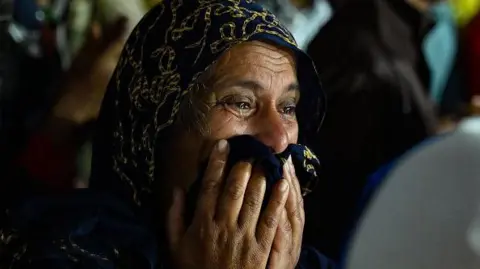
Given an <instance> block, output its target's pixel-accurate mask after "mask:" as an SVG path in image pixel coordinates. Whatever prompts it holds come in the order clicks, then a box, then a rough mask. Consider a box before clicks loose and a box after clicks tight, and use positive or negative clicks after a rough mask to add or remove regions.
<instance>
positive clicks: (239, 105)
mask: <svg viewBox="0 0 480 269" xmlns="http://www.w3.org/2000/svg"><path fill="white" fill-rule="evenodd" d="M235 106H236V107H237V108H238V109H241V110H247V109H251V108H252V106H251V105H250V104H249V103H247V102H236V103H235Z"/></svg>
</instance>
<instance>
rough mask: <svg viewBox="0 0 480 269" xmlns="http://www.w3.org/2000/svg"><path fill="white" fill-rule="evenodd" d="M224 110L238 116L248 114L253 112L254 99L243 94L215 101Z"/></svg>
mask: <svg viewBox="0 0 480 269" xmlns="http://www.w3.org/2000/svg"><path fill="white" fill-rule="evenodd" d="M217 105H220V106H222V107H223V108H224V109H225V110H227V111H230V112H231V113H233V114H236V115H238V116H242V117H245V116H250V115H252V114H253V113H254V112H255V103H254V100H251V98H249V97H245V96H229V97H227V98H224V99H223V100H221V101H219V102H217Z"/></svg>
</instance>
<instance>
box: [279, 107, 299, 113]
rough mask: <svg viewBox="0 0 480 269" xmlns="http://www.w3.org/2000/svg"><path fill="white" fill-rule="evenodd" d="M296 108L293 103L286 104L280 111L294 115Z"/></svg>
mask: <svg viewBox="0 0 480 269" xmlns="http://www.w3.org/2000/svg"><path fill="white" fill-rule="evenodd" d="M296 108H297V107H296V106H294V105H290V106H286V107H284V108H283V109H282V113H284V114H287V115H295V110H296Z"/></svg>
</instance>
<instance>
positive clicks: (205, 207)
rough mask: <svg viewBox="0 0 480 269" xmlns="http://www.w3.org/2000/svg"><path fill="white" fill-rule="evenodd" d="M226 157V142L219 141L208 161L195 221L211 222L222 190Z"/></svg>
mask: <svg viewBox="0 0 480 269" xmlns="http://www.w3.org/2000/svg"><path fill="white" fill-rule="evenodd" d="M227 157H228V142H227V141H226V140H220V141H219V142H218V143H217V145H216V146H215V148H214V150H213V152H212V153H211V154H210V160H209V163H208V166H207V169H206V172H205V176H204V178H203V182H202V189H201V191H200V194H199V200H198V205H197V210H196V211H195V217H194V219H195V220H199V221H202V220H205V218H207V219H209V220H213V218H214V217H215V211H216V208H217V200H218V197H219V195H220V193H221V190H222V182H223V177H224V172H225V165H226V163H227Z"/></svg>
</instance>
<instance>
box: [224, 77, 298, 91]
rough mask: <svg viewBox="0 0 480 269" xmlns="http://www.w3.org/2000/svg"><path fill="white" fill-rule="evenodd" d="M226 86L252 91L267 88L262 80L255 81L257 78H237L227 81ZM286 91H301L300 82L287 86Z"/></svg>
mask: <svg viewBox="0 0 480 269" xmlns="http://www.w3.org/2000/svg"><path fill="white" fill-rule="evenodd" d="M225 86H227V87H239V88H244V89H249V90H252V91H259V90H263V89H265V87H264V86H263V85H262V84H261V83H260V82H258V81H255V80H248V79H247V80H245V79H242V80H235V81H232V82H229V83H227V85H225ZM285 91H286V92H291V91H300V85H299V84H298V82H293V83H290V84H289V85H288V86H287V87H286V88H285Z"/></svg>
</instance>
